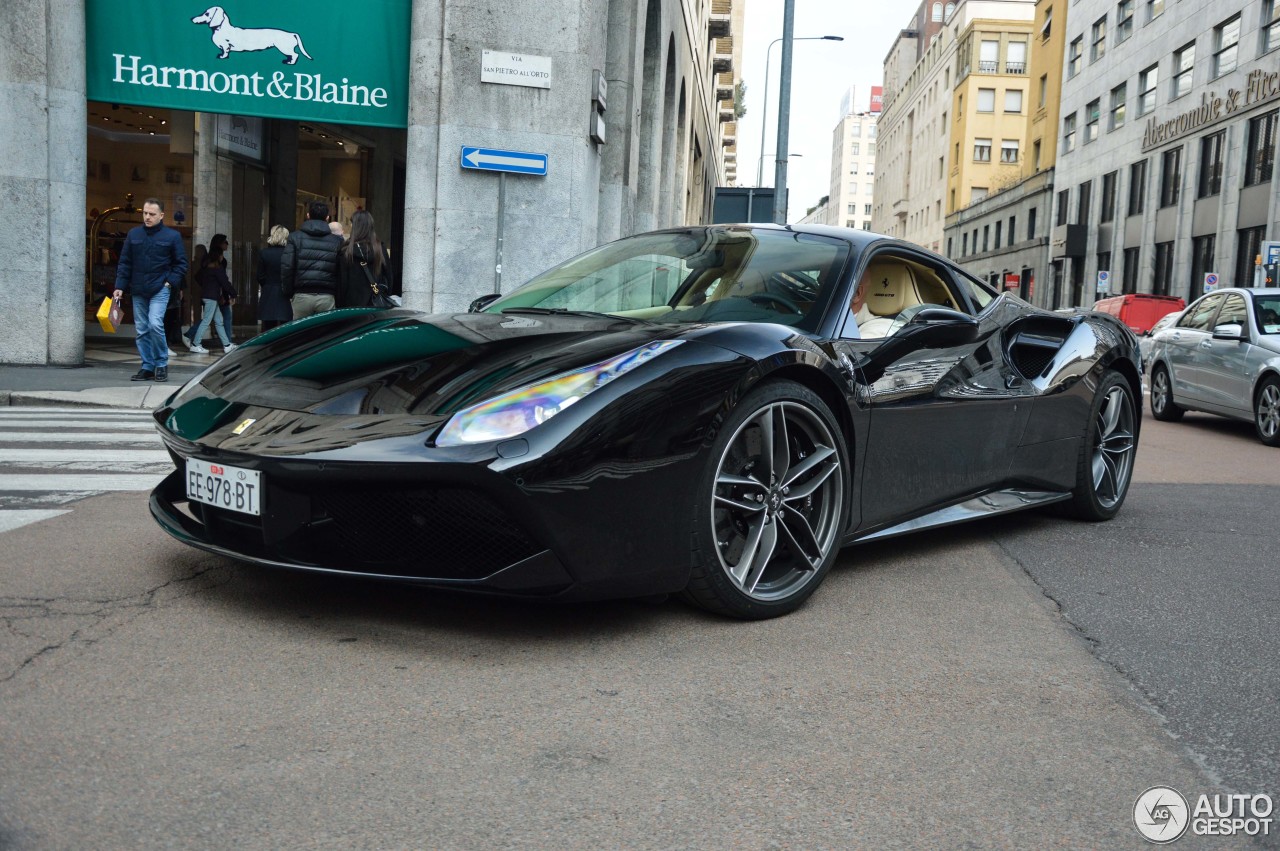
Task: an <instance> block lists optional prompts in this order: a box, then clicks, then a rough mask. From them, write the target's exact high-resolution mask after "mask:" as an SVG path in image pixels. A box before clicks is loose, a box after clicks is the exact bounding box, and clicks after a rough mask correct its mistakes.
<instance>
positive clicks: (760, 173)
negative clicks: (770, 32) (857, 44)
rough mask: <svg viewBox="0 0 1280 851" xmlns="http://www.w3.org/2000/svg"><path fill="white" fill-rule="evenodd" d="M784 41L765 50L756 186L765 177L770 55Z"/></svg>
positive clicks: (828, 37) (820, 38) (812, 38)
mask: <svg viewBox="0 0 1280 851" xmlns="http://www.w3.org/2000/svg"><path fill="white" fill-rule="evenodd" d="M791 40H792V41H844V36H842V35H807V36H803V37H802V38H793V39H791ZM780 41H782V39H781V38H775V39H774V40H773V41H771V42H769V47H768V49H766V50H765V52H764V107H763V109H761V110H760V164H759V165H758V166H757V167H756V186H759V185H760V182H761V181H762V180H763V179H764V131H765V128H766V127H767V126H768V122H769V57H770V55H771V54H772V53H773V46H774V45H775V44H777V43H778V42H780Z"/></svg>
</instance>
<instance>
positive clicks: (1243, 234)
mask: <svg viewBox="0 0 1280 851" xmlns="http://www.w3.org/2000/svg"><path fill="white" fill-rule="evenodd" d="M1265 231H1266V228H1265V227H1256V228H1244V229H1243V230H1239V231H1236V277H1235V282H1234V286H1237V287H1251V286H1253V264H1254V259H1255V258H1256V257H1257V256H1258V254H1260V253H1261V251H1262V236H1263V233H1264V232H1265Z"/></svg>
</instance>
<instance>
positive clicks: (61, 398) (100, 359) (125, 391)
mask: <svg viewBox="0 0 1280 851" xmlns="http://www.w3.org/2000/svg"><path fill="white" fill-rule="evenodd" d="M257 333H258V329H257V326H252V327H250V326H244V327H237V328H236V329H235V339H236V340H237V341H241V342H243V341H244V340H247V339H249V338H250V337H252V336H254V335H255V334H257ZM133 341H134V330H133V326H132V325H124V326H121V328H120V330H119V331H118V332H117V333H115V334H108V333H106V332H105V331H103V330H102V329H101V328H99V327H97V326H96V325H88V324H86V326H85V352H84V364H83V365H82V366H70V367H68V366H19V365H12V364H0V407H3V406H6V405H85V406H90V407H109V408H142V409H146V410H150V409H152V408H156V407H158V406H159V405H160V404H162V403H163V402H164V400H165V399H167V398H168V397H169V394H171V393H173V392H174V391H176V390H177V389H178V388H179V387H181V386H182V385H183V384H185V383H186V382H187V381H188V380H190V379H191V378H193V377H195V376H196V375H197V374H198V373H199V372H200V371H201V370H203V369H204V368H205V367H207V366H209V365H210V364H212V363H213V362H215V361H216V360H217V359H218V358H220V357H221V356H222V352H221V349H219V348H216V347H215V348H214V349H212V350H211V351H210V353H209V354H207V355H197V354H193V353H192V352H189V351H187V348H186V346H182V345H179V346H178V347H177V348H175V349H174V356H173V357H171V358H169V380H168V381H166V382H163V383H161V384H157V383H155V382H154V381H130V380H129V378H130V376H132V375H133V374H134V373H135V372H137V371H138V369H139V368H140V367H141V364H142V359H141V358H140V357H139V356H138V349H137V347H136V346H135V345H134V342H133Z"/></svg>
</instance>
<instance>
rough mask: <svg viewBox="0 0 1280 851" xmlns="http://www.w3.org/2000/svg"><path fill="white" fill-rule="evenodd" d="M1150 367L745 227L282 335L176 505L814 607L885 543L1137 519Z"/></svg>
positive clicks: (836, 233) (742, 608) (578, 578)
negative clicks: (1009, 521)
mask: <svg viewBox="0 0 1280 851" xmlns="http://www.w3.org/2000/svg"><path fill="white" fill-rule="evenodd" d="M1140 371H1141V366H1140V357H1139V353H1138V341H1137V340H1136V339H1135V338H1134V336H1133V334H1132V333H1131V332H1130V331H1129V330H1128V329H1127V328H1125V327H1124V325H1122V324H1120V323H1119V322H1117V321H1116V320H1115V319H1113V318H1112V317H1110V316H1107V315H1103V314H1097V313H1076V314H1063V313H1055V312H1049V311H1045V310H1041V309H1038V308H1035V307H1032V306H1030V305H1028V304H1027V303H1026V302H1024V301H1022V300H1020V299H1018V298H1017V297H1015V296H1013V295H1011V294H1009V293H1001V292H996V291H994V290H992V289H990V288H988V286H987V285H986V284H984V283H983V282H982V281H980V280H978V279H976V278H974V277H973V276H971V275H969V274H968V273H966V272H965V271H964V270H962V269H960V268H959V267H957V266H956V265H954V264H952V263H950V262H949V261H947V260H945V259H943V258H941V257H939V256H937V255H934V254H931V253H929V252H927V251H925V250H923V249H920V248H918V247H916V246H914V245H911V244H908V243H905V242H901V241H898V240H894V239H889V238H886V237H883V236H879V235H876V234H872V233H868V232H865V231H854V230H844V229H839V228H824V227H802V226H794V227H777V226H772V225H718V226H709V227H689V228H682V229H676V230H667V231H660V232H655V233H647V234H641V235H638V236H633V237H628V238H626V239H621V240H618V241H617V242H613V243H610V244H607V245H604V246H601V247H600V248H597V249H595V250H593V251H590V252H587V253H586V254H583V255H581V256H579V257H576V258H574V259H572V260H569V261H568V262H566V263H564V264H562V265H560V266H557V267H556V268H554V269H551V270H550V271H548V272H546V273H544V274H542V275H539V276H538V277H536V278H534V279H533V280H531V281H529V282H528V283H526V284H525V285H524V286H522V287H520V288H519V289H516V290H514V291H512V292H510V293H508V294H506V295H504V296H501V297H486V298H481V299H478V300H477V302H476V303H475V304H474V305H473V306H472V310H471V312H468V313H461V314H452V315H429V314H424V313H419V312H416V311H413V310H407V309H393V310H375V309H358V310H338V311H333V312H330V313H324V314H320V315H317V316H312V317H309V318H307V319H303V320H300V321H297V322H293V323H291V324H288V325H284V326H282V327H279V328H275V329H272V330H270V331H268V332H266V333H264V334H262V335H260V336H258V337H255V338H254V339H252V340H250V341H248V342H246V343H245V344H244V345H242V346H241V347H240V348H238V349H237V350H236V351H235V352H233V353H231V354H230V355H228V356H226V357H224V358H222V359H220V360H218V361H217V362H216V363H215V364H213V365H212V366H211V367H210V368H209V369H207V370H206V371H205V372H203V373H202V374H201V375H199V376H198V377H196V378H195V379H193V380H192V381H190V382H189V383H188V384H187V385H186V386H185V387H183V388H182V389H181V390H179V391H178V392H176V393H175V394H174V395H173V396H172V397H171V398H170V399H169V400H168V401H167V402H166V403H165V404H164V405H163V406H162V407H161V408H160V409H158V410H157V411H156V412H155V420H156V423H157V424H158V426H159V431H160V434H161V436H162V437H163V439H164V442H165V444H166V445H167V447H168V449H169V451H170V453H171V454H172V456H173V459H174V462H175V464H176V466H177V469H176V470H175V472H174V473H173V474H172V475H171V476H169V477H168V478H167V479H166V480H165V481H164V482H163V483H162V484H161V485H160V486H159V487H158V488H157V489H156V490H155V492H154V494H153V495H152V499H151V511H152V514H153V515H154V516H155V518H156V520H158V521H159V523H160V524H161V526H163V527H164V529H165V530H166V531H167V532H169V533H170V534H171V535H173V536H174V537H175V538H177V539H178V540H180V541H183V542H185V543H187V544H190V545H192V546H195V547H200V548H202V549H205V550H208V551H210V552H215V553H221V554H224V555H227V556H231V557H234V558H237V559H241V560H244V561H248V562H253V563H255V564H260V565H269V566H273V567H285V568H293V569H299V570H307V571H319V572H327V573H337V574H354V575H361V576H368V577H376V578H381V579H393V580H397V581H402V582H414V583H420V584H425V585H431V586H436V587H443V588H455V589H470V590H474V591H479V592H487V593H491V594H505V595H525V596H529V597H538V598H544V599H560V600H571V599H573V600H582V599H593V598H603V597H623V596H650V595H659V594H665V593H674V592H681V593H683V595H684V596H685V597H686V598H687V599H688V600H690V601H692V602H694V603H696V604H698V605H700V606H703V607H706V608H708V609H711V610H713V611H716V612H721V613H724V614H728V615H733V616H737V617H742V618H767V617H772V616H776V615H780V614H784V613H786V612H789V611H792V610H794V609H795V608H797V607H798V606H799V605H801V603H802V602H803V601H804V600H805V599H806V598H807V597H808V596H809V595H810V594H811V593H813V591H814V589H815V588H817V586H818V584H819V583H821V581H822V579H823V576H824V575H825V574H826V572H827V571H828V570H829V569H830V568H831V564H832V562H833V561H834V560H835V558H836V554H837V553H838V552H839V551H840V548H841V547H843V546H846V545H849V544H854V543H857V542H859V541H866V540H870V539H878V538H884V537H887V536H892V535H898V534H902V533H906V532H913V531H918V530H921V529H927V528H931V527H936V526H941V525H946V524H950V523H956V522H960V521H963V520H968V519H972V518H976V517H986V516H991V515H994V514H1001V513H1006V512H1012V511H1017V510H1020V509H1025V508H1030V507H1033V506H1042V505H1047V504H1050V503H1061V508H1063V509H1065V510H1066V511H1067V512H1068V513H1070V514H1073V515H1075V516H1076V517H1079V518H1083V519H1086V520H1106V519H1108V518H1110V517H1112V516H1114V515H1115V514H1116V512H1117V511H1119V510H1120V506H1121V505H1122V504H1123V502H1124V499H1125V494H1126V493H1127V491H1128V488H1129V482H1130V479H1131V476H1132V472H1133V464H1134V453H1135V450H1136V448H1137V442H1138V432H1139V427H1140V425H1141V407H1140V405H1139V404H1137V400H1138V399H1139V398H1140V392H1141V384H1140V378H1139V376H1140Z"/></svg>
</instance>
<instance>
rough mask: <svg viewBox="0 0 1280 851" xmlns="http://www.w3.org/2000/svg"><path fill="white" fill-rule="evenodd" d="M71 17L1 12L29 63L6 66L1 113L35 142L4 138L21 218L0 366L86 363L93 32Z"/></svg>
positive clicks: (42, 11) (0, 147)
mask: <svg viewBox="0 0 1280 851" xmlns="http://www.w3.org/2000/svg"><path fill="white" fill-rule="evenodd" d="M65 11H67V10H64V9H62V8H61V7H58V8H53V7H50V6H49V5H48V4H46V3H44V2H37V1H36V0H5V2H4V3H2V4H0V55H2V56H8V57H14V58H16V57H22V58H23V61H21V62H19V61H11V62H5V63H0V113H3V114H4V116H5V118H6V120H7V121H8V122H9V124H10V126H12V127H24V128H28V130H29V134H30V135H23V136H19V135H18V134H17V133H8V134H0V200H3V201H4V202H6V206H7V207H8V209H10V210H13V211H21V212H20V213H17V214H15V215H13V216H10V217H9V221H8V224H7V227H8V233H7V237H8V238H7V239H5V240H4V241H3V242H0V298H3V299H4V304H5V312H6V314H7V315H8V316H9V317H10V318H11V321H9V322H7V323H6V324H5V330H4V333H3V334H0V363H27V364H61V365H71V364H79V363H83V362H84V333H85V326H84V322H85V307H86V305H85V298H84V291H85V275H86V273H87V269H86V263H87V257H86V252H85V168H86V165H87V162H86V160H87V156H88V155H87V153H86V146H87V138H88V137H87V130H86V128H85V67H84V51H85V31H84V15H83V14H82V10H81V9H79V8H78V7H77V8H76V9H74V10H73V11H74V13H73V14H64V13H63V12H65ZM16 317H21V320H20V321H19V320H18V319H17V318H16Z"/></svg>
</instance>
